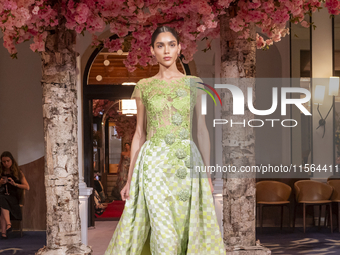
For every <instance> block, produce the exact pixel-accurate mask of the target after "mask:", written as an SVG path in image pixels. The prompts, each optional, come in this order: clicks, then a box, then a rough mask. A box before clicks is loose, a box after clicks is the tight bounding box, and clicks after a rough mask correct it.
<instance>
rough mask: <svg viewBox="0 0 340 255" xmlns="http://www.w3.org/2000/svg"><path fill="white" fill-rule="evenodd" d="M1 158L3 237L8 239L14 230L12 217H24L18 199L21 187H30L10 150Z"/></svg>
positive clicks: (0, 204) (0, 201)
mask: <svg viewBox="0 0 340 255" xmlns="http://www.w3.org/2000/svg"><path fill="white" fill-rule="evenodd" d="M0 160H1V164H0V208H1V211H0V212H1V216H0V223H1V238H2V239H7V238H8V237H7V234H8V233H9V232H10V231H12V224H11V221H10V219H11V218H14V219H17V220H21V218H22V215H21V209H20V206H19V200H18V193H19V189H25V190H29V189H30V187H29V185H28V183H27V180H26V178H25V176H24V173H23V172H22V171H20V170H19V167H18V164H17V162H16V161H15V159H14V158H13V156H12V154H11V153H10V152H8V151H5V152H4V153H2V154H1V156H0Z"/></svg>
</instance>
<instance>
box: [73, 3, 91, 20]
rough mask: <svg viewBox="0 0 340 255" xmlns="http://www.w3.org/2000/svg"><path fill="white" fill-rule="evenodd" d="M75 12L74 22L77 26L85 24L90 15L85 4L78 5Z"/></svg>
mask: <svg viewBox="0 0 340 255" xmlns="http://www.w3.org/2000/svg"><path fill="white" fill-rule="evenodd" d="M76 12H77V14H78V15H76V16H75V17H74V19H75V21H77V23H78V24H83V23H85V22H86V20H87V18H88V17H89V15H90V10H89V8H88V7H87V5H86V4H82V3H81V4H79V5H78V6H77V8H76Z"/></svg>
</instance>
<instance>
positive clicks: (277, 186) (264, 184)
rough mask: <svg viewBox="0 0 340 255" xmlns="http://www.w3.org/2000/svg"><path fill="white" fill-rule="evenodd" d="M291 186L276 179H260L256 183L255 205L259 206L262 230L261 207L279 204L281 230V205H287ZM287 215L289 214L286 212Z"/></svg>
mask: <svg viewBox="0 0 340 255" xmlns="http://www.w3.org/2000/svg"><path fill="white" fill-rule="evenodd" d="M291 191H292V188H291V187H290V186H289V185H287V184H285V183H282V182H277V181H260V182H257V183H256V205H257V206H258V207H259V208H260V227H261V232H262V221H263V207H265V206H280V207H281V230H282V225H283V207H284V206H287V207H288V212H289V204H290V202H289V201H288V199H289V197H290V194H291ZM288 215H289V214H288ZM289 222H290V217H289Z"/></svg>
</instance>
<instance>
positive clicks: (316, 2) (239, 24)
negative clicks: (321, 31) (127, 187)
mask: <svg viewBox="0 0 340 255" xmlns="http://www.w3.org/2000/svg"><path fill="white" fill-rule="evenodd" d="M321 3H322V0H252V1H248V0H238V1H237V15H236V16H235V17H233V18H232V19H231V20H230V28H231V29H232V30H234V31H235V32H239V33H240V38H245V39H246V38H247V37H249V29H248V27H249V24H250V23H253V22H254V23H255V24H256V26H257V27H259V28H261V30H262V33H263V34H265V35H266V36H268V39H267V40H264V39H263V37H262V36H260V35H258V34H257V35H256V46H257V48H258V49H263V48H268V46H269V45H272V44H273V42H278V41H280V40H281V38H282V37H284V36H285V35H287V34H289V30H288V28H287V27H286V24H287V22H289V21H290V22H292V23H294V24H297V23H300V24H301V25H302V26H303V27H309V26H310V23H309V22H307V21H306V20H304V17H305V15H306V14H308V13H313V12H315V11H316V10H318V9H320V8H321ZM339 3H340V2H339V1H338V0H326V2H325V7H326V8H328V11H329V13H330V14H338V13H339V9H340V4H339Z"/></svg>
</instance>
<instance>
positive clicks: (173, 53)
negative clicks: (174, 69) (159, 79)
mask: <svg viewBox="0 0 340 255" xmlns="http://www.w3.org/2000/svg"><path fill="white" fill-rule="evenodd" d="M180 51H181V45H180V44H178V42H177V40H176V38H175V37H174V36H173V35H172V34H171V33H170V32H163V33H160V34H159V35H158V36H157V38H156V40H155V43H154V48H152V47H151V53H152V55H155V57H156V59H157V61H158V63H159V64H161V65H163V66H166V67H169V66H171V65H172V64H173V63H175V62H176V59H177V56H178V54H179V53H180Z"/></svg>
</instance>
